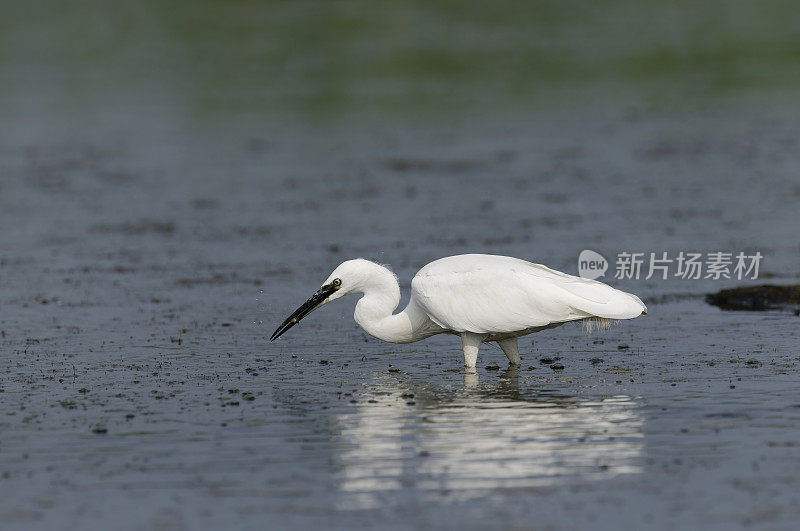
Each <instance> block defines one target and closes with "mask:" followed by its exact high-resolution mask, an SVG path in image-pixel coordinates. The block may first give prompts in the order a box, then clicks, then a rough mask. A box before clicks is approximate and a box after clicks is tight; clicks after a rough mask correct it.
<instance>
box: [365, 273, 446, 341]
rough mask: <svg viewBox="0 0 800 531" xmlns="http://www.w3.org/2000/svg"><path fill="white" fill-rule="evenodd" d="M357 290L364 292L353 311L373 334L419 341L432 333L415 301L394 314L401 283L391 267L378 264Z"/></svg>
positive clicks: (379, 337) (381, 336)
mask: <svg viewBox="0 0 800 531" xmlns="http://www.w3.org/2000/svg"><path fill="white" fill-rule="evenodd" d="M372 265H374V266H375V267H374V268H372V269H371V270H370V271H369V272H368V274H367V275H366V276H365V277H364V280H363V281H362V282H361V283H360V285H359V286H358V288H357V289H355V290H354V291H356V292H361V293H363V294H364V296H363V297H361V299H359V301H358V303H356V311H355V313H354V314H353V317H354V318H355V320H356V322H357V323H358V324H359V326H361V328H363V329H364V330H365V331H366V332H367V333H368V334H370V335H371V336H374V337H377V338H378V339H381V340H383V341H389V342H392V343H408V342H411V341H417V340H418V339H422V338H423V337H427V336H429V335H431V334H430V331H429V330H428V328H429V326H428V324H429V322H430V320H429V319H428V318H427V315H425V314H424V313H423V312H421V311H420V310H419V309H418V308H417V306H416V304H413V301H411V302H409V305H408V306H407V307H406V309H405V310H403V311H402V312H400V313H397V314H394V315H393V314H392V312H394V310H395V309H396V308H397V305H398V304H400V286H399V285H398V284H397V279H396V278H395V276H394V275H393V274H392V272H391V271H389V270H388V269H386V268H385V267H382V266H379V265H378V264H372Z"/></svg>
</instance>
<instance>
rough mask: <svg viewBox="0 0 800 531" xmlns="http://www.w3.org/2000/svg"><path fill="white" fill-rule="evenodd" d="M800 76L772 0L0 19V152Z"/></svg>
mask: <svg viewBox="0 0 800 531" xmlns="http://www.w3.org/2000/svg"><path fill="white" fill-rule="evenodd" d="M799 65H800V10H799V9H798V8H797V3H796V2H792V1H784V0H770V1H766V2H749V1H735V0H734V1H730V0H728V1H722V0H720V1H704V2H696V1H678V2H655V1H641V0H640V1H626V0H614V1H596V2H576V1H563V0H559V1H555V0H553V1H522V0H500V1H495V2H456V1H451V0H432V1H421V0H420V1H415V0H405V1H392V2H366V1H298V0H293V1H264V2H256V1H251V0H242V1H208V0H206V1H182V0H174V1H153V0H143V1H138V2H102V1H99V0H78V1H72V2H68V3H67V2H61V1H56V0H51V1H37V2H29V3H28V2H3V3H2V5H0V118H2V119H4V120H5V124H4V125H5V127H4V129H5V132H4V135H5V136H6V137H7V136H8V135H9V134H10V133H9V131H8V127H9V126H11V125H16V126H20V127H28V128H35V129H36V130H38V131H39V132H41V131H42V128H52V127H62V128H63V127H76V126H77V125H78V123H82V124H88V125H90V126H91V127H98V126H100V127H103V126H110V127H111V128H112V129H114V128H120V127H123V125H122V124H124V123H125V122H129V123H131V124H133V126H134V127H136V126H137V124H140V125H142V126H147V127H153V126H158V124H159V123H160V122H163V121H164V119H165V117H171V119H172V120H176V121H177V122H178V124H179V125H181V126H189V127H200V128H202V127H210V128H215V127H219V126H221V125H222V124H223V123H224V122H226V121H228V120H234V121H244V122H248V121H251V120H252V121H253V122H254V123H257V122H258V121H259V120H270V119H271V120H282V121H287V120H288V121H292V120H299V121H302V122H304V123H305V122H312V123H317V122H323V121H326V122H339V121H342V120H347V121H351V120H353V119H355V120H359V119H362V118H366V119H383V118H387V119H408V120H413V121H418V120H423V121H425V120H429V119H431V118H433V119H440V118H441V117H442V116H443V115H444V116H447V117H450V118H454V119H459V118H462V117H474V116H483V115H485V114H486V113H496V112H518V111H520V110H527V109H531V110H534V111H538V110H541V109H567V110H570V109H575V108H585V107H589V106H591V107H594V108H597V107H602V106H620V105H635V106H637V107H639V108H643V109H648V110H656V111H671V110H673V109H686V108H688V109H693V108H707V107H710V106H712V107H713V106H720V105H722V106H724V105H736V106H741V105H758V104H770V105H775V104H777V105H785V104H791V103H793V100H794V98H795V95H796V93H797V89H798V86H800V69H799V68H798V66H799ZM143 120H144V122H142V121H143ZM23 122H24V124H23ZM76 122H77V123H76ZM173 125H174V124H173Z"/></svg>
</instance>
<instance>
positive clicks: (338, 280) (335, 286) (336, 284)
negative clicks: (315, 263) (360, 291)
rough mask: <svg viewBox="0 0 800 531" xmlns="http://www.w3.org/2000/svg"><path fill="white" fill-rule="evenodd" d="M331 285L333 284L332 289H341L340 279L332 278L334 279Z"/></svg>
mask: <svg viewBox="0 0 800 531" xmlns="http://www.w3.org/2000/svg"><path fill="white" fill-rule="evenodd" d="M331 284H333V287H334V288H339V287H341V285H342V279H340V278H334V279H333V282H331Z"/></svg>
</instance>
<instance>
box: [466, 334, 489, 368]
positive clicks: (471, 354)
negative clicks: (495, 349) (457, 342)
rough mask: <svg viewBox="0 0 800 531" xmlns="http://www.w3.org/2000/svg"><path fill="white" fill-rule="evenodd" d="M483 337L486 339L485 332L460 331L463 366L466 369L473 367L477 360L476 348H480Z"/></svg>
mask: <svg viewBox="0 0 800 531" xmlns="http://www.w3.org/2000/svg"><path fill="white" fill-rule="evenodd" d="M484 339H486V334H473V333H472V332H462V333H461V342H462V344H463V348H464V367H466V368H468V369H474V368H475V362H477V361H478V350H479V349H480V348H481V343H483V340H484Z"/></svg>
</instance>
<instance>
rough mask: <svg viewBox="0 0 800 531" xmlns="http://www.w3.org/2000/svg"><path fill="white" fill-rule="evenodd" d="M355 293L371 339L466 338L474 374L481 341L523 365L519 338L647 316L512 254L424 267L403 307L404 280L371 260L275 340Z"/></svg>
mask: <svg viewBox="0 0 800 531" xmlns="http://www.w3.org/2000/svg"><path fill="white" fill-rule="evenodd" d="M349 293H363V294H364V296H363V297H362V298H361V299H360V300H359V301H358V303H357V304H356V310H355V314H354V317H355V320H356V322H358V324H359V325H361V327H362V328H364V330H366V331H367V332H368V333H370V334H371V335H373V336H375V337H377V338H379V339H383V340H385V341H390V342H395V343H408V342H411V341H418V340H420V339H423V338H426V337H429V336H431V335H434V334H440V333H452V334H458V335H460V336H461V338H462V344H463V350H464V363H465V366H467V367H468V368H474V367H475V362H476V359H477V354H478V348H479V347H480V345H481V343H484V342H487V341H497V342H498V344H499V345H500V347H501V348H502V349H503V352H505V354H506V356H508V358H509V361H510V362H511V363H513V364H519V363H520V357H519V351H518V346H517V337H519V336H522V335H525V334H530V333H532V332H537V331H539V330H543V329H545V328H552V327H554V326H559V325H561V324H563V323H566V322H570V321H578V320H583V321H584V322H588V323H597V322H598V321H600V322H601V323H605V322H606V321H605V320H612V319H613V320H618V319H633V318H634V317H638V316H639V315H642V314H643V313H647V308H646V307H645V305H644V303H642V301H641V300H640V299H639V298H638V297H636V296H635V295H632V294H630V293H625V292H623V291H620V290H617V289H614V288H612V287H611V286H608V285H606V284H603V283H602V282H597V281H595V280H588V279H583V278H579V277H574V276H572V275H567V274H565V273H561V272H559V271H554V270H552V269H550V268H547V267H545V266H543V265H540V264H534V263H531V262H527V261H525V260H520V259H518V258H511V257H508V256H494V255H484V254H466V255H459V256H450V257H447V258H442V259H440V260H436V261H434V262H431V263H430V264H428V265H426V266H425V267H423V268H422V269H421V270H420V271H419V272H418V273H417V274H416V276H415V277H414V279H413V280H412V281H411V298H410V300H409V302H408V306H406V308H405V309H404V310H403V311H402V312H399V313H397V314H392V312H393V311H394V310H395V308H397V305H398V304H399V302H400V288H399V286H398V284H397V278H396V277H395V276H394V274H393V273H392V272H391V271H389V270H388V269H387V268H385V267H383V266H381V265H379V264H376V263H374V262H370V261H368V260H364V259H361V258H359V259H356V260H348V261H347V262H344V263H342V264H341V265H340V266H339V267H337V268H336V269H335V270H334V272H333V273H331V275H330V277H329V278H328V280H326V281H325V283H324V284H323V286H322V288H320V290H319V291H317V293H315V294H314V296H312V297H311V298H310V299H309V300H308V301H307V302H306V303H305V304H304V305H303V306H301V307H300V308H298V310H297V311H295V312H294V313H293V314H292V315H291V316H290V317H289V318H287V319H286V320H285V321H284V322H283V324H281V326H279V327H278V329H277V330H276V331H275V333H274V334H273V336H272V339H276V338H277V337H278V336H280V335H281V334H283V333H284V332H285V331H286V330H288V329H289V328H291V327H292V326H294V325H295V324H296V323H297V322H299V321H300V319H302V318H303V317H304V316H305V315H307V314H308V313H310V312H311V311H313V310H315V309H316V308H318V307H320V306H322V305H323V304H326V303H328V302H330V301H332V300H335V299H338V298H340V297H342V296H344V295H347V294H349Z"/></svg>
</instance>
